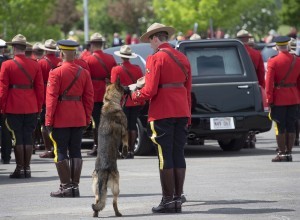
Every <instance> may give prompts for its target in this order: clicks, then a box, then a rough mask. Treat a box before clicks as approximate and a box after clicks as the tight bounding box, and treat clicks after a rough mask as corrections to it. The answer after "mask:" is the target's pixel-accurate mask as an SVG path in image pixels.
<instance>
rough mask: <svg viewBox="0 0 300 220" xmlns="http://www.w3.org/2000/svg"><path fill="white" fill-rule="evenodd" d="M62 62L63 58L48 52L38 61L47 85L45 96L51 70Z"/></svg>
mask: <svg viewBox="0 0 300 220" xmlns="http://www.w3.org/2000/svg"><path fill="white" fill-rule="evenodd" d="M60 62H62V60H61V59H60V58H58V57H56V56H55V54H46V55H45V56H44V57H43V58H42V59H40V60H39V61H38V63H39V65H40V67H41V70H42V74H43V80H44V85H45V91H44V94H45V96H46V88H47V87H46V85H47V81H48V78H49V72H50V70H51V69H53V68H55V67H57V66H58V64H59V63H60ZM45 101H46V100H45ZM44 104H45V102H44Z"/></svg>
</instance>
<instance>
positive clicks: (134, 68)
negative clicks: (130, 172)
mask: <svg viewBox="0 0 300 220" xmlns="http://www.w3.org/2000/svg"><path fill="white" fill-rule="evenodd" d="M114 53H115V54H116V55H117V56H119V57H121V59H122V60H123V62H122V63H121V64H120V65H118V66H115V67H113V68H112V70H111V82H112V83H114V82H116V81H117V78H118V77H119V78H120V82H121V84H122V85H124V86H128V85H130V84H134V83H135V82H136V81H137V80H138V79H139V78H141V77H143V73H142V70H141V68H140V67H139V66H138V65H133V64H131V63H130V61H129V59H130V58H136V57H137V55H136V54H135V53H132V51H131V48H130V46H128V45H124V46H122V47H121V48H120V51H115V52H114ZM123 101H126V103H125V106H124V107H123V111H124V112H125V115H126V117H127V123H128V124H127V129H128V154H127V157H126V158H128V159H133V158H134V145H135V140H136V138H137V128H136V123H137V117H138V114H139V111H140V108H141V105H142V104H143V103H137V102H136V103H134V102H133V101H132V100H131V99H130V98H128V99H127V100H123Z"/></svg>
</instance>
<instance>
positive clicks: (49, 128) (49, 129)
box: [46, 126, 53, 134]
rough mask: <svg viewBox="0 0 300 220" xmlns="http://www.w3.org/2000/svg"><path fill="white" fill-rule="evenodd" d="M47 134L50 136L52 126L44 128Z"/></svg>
mask: <svg viewBox="0 0 300 220" xmlns="http://www.w3.org/2000/svg"><path fill="white" fill-rule="evenodd" d="M46 129H47V131H48V133H49V134H50V133H51V132H52V130H53V126H46Z"/></svg>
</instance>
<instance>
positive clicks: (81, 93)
mask: <svg viewBox="0 0 300 220" xmlns="http://www.w3.org/2000/svg"><path fill="white" fill-rule="evenodd" d="M57 43H58V45H59V49H60V50H61V57H62V59H63V63H62V65H61V66H59V67H57V68H55V69H53V70H52V71H50V73H49V79H48V84H47V92H46V123H45V124H46V126H47V128H48V130H49V132H50V138H51V139H52V141H53V144H54V155H55V158H54V162H55V164H56V168H57V172H58V176H59V179H60V182H61V184H60V188H59V190H58V191H57V192H52V193H51V194H50V195H51V196H52V197H79V196H80V194H79V188H78V184H79V180H80V175H81V168H82V157H81V142H82V133H83V129H84V127H86V126H87V125H89V123H90V120H91V113H92V109H93V97H94V93H93V87H92V81H91V78H90V75H89V72H88V71H87V70H85V69H84V68H82V67H80V66H78V65H76V64H75V63H74V62H73V61H74V59H75V56H76V47H78V46H79V44H78V43H77V42H75V41H72V40H61V41H58V42H57ZM69 161H70V165H69Z"/></svg>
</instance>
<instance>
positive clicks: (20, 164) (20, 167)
mask: <svg viewBox="0 0 300 220" xmlns="http://www.w3.org/2000/svg"><path fill="white" fill-rule="evenodd" d="M14 153H15V159H16V164H17V166H16V169H15V171H14V172H13V173H12V174H10V175H9V178H16V179H19V178H25V172H24V146H23V145H16V146H15V147H14Z"/></svg>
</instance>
